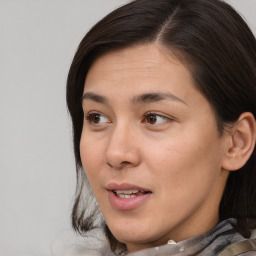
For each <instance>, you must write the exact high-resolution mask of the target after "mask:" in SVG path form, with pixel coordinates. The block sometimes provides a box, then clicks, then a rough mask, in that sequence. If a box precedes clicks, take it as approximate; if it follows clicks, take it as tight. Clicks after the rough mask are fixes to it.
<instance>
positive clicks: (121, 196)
mask: <svg viewBox="0 0 256 256" xmlns="http://www.w3.org/2000/svg"><path fill="white" fill-rule="evenodd" d="M117 196H118V197H120V198H132V197H136V195H134V194H132V195H125V194H117Z"/></svg>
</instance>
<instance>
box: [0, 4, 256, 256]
mask: <svg viewBox="0 0 256 256" xmlns="http://www.w3.org/2000/svg"><path fill="white" fill-rule="evenodd" d="M125 2H128V0H0V255H1V256H16V255H19V256H21V255H23V256H25V255H26V256H49V255H51V243H52V241H53V240H55V239H56V238H58V236H59V234H61V233H63V232H65V231H66V230H68V229H70V219H69V214H70V209H71V201H72V197H73V192H74V189H75V167H74V159H73V153H72V143H71V123H70V120H69V117H68V114H67V109H66V105H65V82H66V76H67V72H68V69H69V65H70V63H71V60H72V57H73V54H74V52H75V49H76V48H77V46H78V43H79V42H80V40H81V39H82V37H83V35H84V34H85V33H86V31H88V29H89V28H90V27H91V26H92V25H93V24H94V23H95V22H96V21H98V20H99V19H100V18H101V17H103V16H104V15H105V14H107V13H108V12H109V11H110V10H112V9H114V8H115V7H117V6H120V5H121V4H123V3H125ZM227 2H229V3H231V4H232V5H233V6H234V7H235V8H236V9H237V10H239V11H240V12H241V13H242V14H243V15H244V16H245V18H246V19H247V20H248V23H249V25H250V26H251V28H252V29H253V31H254V33H255V32H256V15H255V13H256V0H228V1H227ZM255 34H256V33H255Z"/></svg>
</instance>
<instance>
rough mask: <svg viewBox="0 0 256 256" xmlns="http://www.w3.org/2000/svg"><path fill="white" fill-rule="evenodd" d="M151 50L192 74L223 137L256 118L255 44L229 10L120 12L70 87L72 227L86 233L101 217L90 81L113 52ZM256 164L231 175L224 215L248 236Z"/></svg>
mask: <svg viewBox="0 0 256 256" xmlns="http://www.w3.org/2000/svg"><path fill="white" fill-rule="evenodd" d="M149 43H158V44H159V45H163V46H165V47H166V48H167V49H169V50H170V51H171V52H172V53H173V54H174V55H175V56H176V57H177V58H178V59H180V60H181V61H182V62H183V63H185V65H186V66H187V67H188V68H189V70H190V72H191V75H192V77H193V79H194V84H195V85H196V87H197V89H198V90H199V91H200V92H201V93H202V94H203V95H204V96H205V97H206V98H207V100H208V101H209V103H210V104H211V105H212V107H213V110H214V113H215V116H216V120H217V124H218V129H219V132H220V136H221V134H222V131H223V129H224V127H225V124H227V123H232V122H234V121H236V120H237V119H238V117H239V116H240V114H241V113H243V112H247V111H248V112H251V113H253V115H254V117H255V116H256V40H255V37H254V35H253V34H252V32H251V31H250V29H249V28H248V26H247V24H246V23H245V22H244V20H243V19H242V18H241V16H240V15H239V14H238V13H237V12H236V11H235V10H234V9H233V8H232V7H231V6H230V5H228V4H226V3H224V2H222V1H220V0H137V1H133V2H131V3H129V4H127V5H125V6H123V7H120V8H118V9H117V10H115V11H113V12H112V13H110V14H109V15H107V16H106V17H105V18H103V19H102V20H101V21H100V22H98V23H97V24H96V25H95V26H94V27H93V28H92V29H91V30H90V31H89V32H88V33H87V34H86V36H85V37H84V38H83V40H82V41H81V43H80V45H79V47H78V50H77V52H76V54H75V57H74V59H73V62H72V65H71V67H70V71H69V74H68V79H67V105H68V109H69V112H70V115H71V118H72V123H73V139H74V152H75V159H76V167H77V191H76V198H75V202H74V207H73V212H72V223H73V227H74V228H75V229H76V230H78V231H79V232H86V231H88V230H90V229H92V228H93V227H94V226H95V216H96V212H97V206H96V208H95V209H91V208H90V206H89V203H88V200H87V199H85V198H84V197H83V192H82V191H83V189H84V187H85V186H86V184H85V182H86V176H85V174H84V171H83V168H82V164H81V158H80V152H79V143H80V138H81V131H82V126H83V111H82V94H83V89H84V82H85V78H86V74H87V72H88V70H89V68H90V66H91V65H92V63H93V62H94V60H95V59H97V58H98V57H100V56H101V55H102V54H104V53H106V52H109V51H112V50H115V49H119V48H124V47H130V46H134V45H136V44H149ZM255 157H256V153H255V149H254V152H253V154H252V156H251V157H250V159H249V161H248V162H247V163H246V165H245V166H244V167H242V168H241V169H240V170H238V171H236V172H232V173H231V174H230V176H229V178H228V181H227V185H226V188H225V191H224V194H223V197H222V201H221V203H220V209H219V213H220V220H223V219H227V218H236V219H237V225H236V227H237V228H238V229H239V231H240V232H241V233H242V234H243V235H244V236H249V235H250V228H252V227H255V226H256V225H255V219H256V189H255V186H256V159H255ZM88 207H89V208H88ZM88 209H90V211H89V213H88V212H86V211H87V210H88ZM107 233H108V235H109V239H110V242H111V245H112V249H116V248H118V246H120V243H119V242H118V241H117V240H115V238H114V237H113V236H112V235H111V232H110V231H109V230H108V229H107Z"/></svg>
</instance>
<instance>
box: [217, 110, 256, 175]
mask: <svg viewBox="0 0 256 256" xmlns="http://www.w3.org/2000/svg"><path fill="white" fill-rule="evenodd" d="M255 140H256V122H255V118H254V116H253V114H252V113H250V112H244V113H242V114H241V115H240V116H239V118H238V120H237V121H236V122H235V123H234V124H233V126H232V128H231V129H230V131H228V134H227V147H226V149H225V154H224V157H223V161H222V168H223V169H225V170H228V171H234V170H238V169H240V168H241V167H243V166H244V165H245V163H246V162H247V161H248V159H249V158H250V156H251V154H252V152H253V150H254V147H255Z"/></svg>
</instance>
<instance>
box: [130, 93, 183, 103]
mask: <svg viewBox="0 0 256 256" xmlns="http://www.w3.org/2000/svg"><path fill="white" fill-rule="evenodd" d="M166 99H167V100H168V99H169V100H172V101H177V102H181V103H183V104H185V105H187V103H186V102H185V101H184V100H182V99H180V98H178V97H177V96H175V95H173V94H172V93H162V92H152V93H145V94H141V95H138V96H136V97H134V98H132V102H133V103H152V102H156V101H160V100H166Z"/></svg>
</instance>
